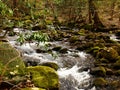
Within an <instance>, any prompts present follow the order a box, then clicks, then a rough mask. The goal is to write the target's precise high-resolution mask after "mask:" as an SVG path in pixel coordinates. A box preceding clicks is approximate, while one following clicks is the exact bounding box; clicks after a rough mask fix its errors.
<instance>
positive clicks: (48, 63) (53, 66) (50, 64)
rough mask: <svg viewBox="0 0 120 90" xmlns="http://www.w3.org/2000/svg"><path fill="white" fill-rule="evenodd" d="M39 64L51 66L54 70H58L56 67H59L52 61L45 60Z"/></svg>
mask: <svg viewBox="0 0 120 90" xmlns="http://www.w3.org/2000/svg"><path fill="white" fill-rule="evenodd" d="M41 65H43V66H48V67H51V68H53V69H55V70H58V68H59V67H58V65H57V64H56V63H54V62H46V63H43V64H41Z"/></svg>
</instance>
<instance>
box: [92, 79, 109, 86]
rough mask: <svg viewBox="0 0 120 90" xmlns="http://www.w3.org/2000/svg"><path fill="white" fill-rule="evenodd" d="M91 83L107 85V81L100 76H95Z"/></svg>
mask: <svg viewBox="0 0 120 90" xmlns="http://www.w3.org/2000/svg"><path fill="white" fill-rule="evenodd" d="M93 84H94V85H95V86H106V85H107V81H106V80H105V79H104V78H102V77H100V78H96V79H95V80H94V81H93Z"/></svg>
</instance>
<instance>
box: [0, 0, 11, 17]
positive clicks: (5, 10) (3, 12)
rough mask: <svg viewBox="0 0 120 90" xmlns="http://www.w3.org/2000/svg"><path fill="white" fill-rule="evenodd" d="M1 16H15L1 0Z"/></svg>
mask: <svg viewBox="0 0 120 90" xmlns="http://www.w3.org/2000/svg"><path fill="white" fill-rule="evenodd" d="M0 11H1V12H0V15H2V16H12V15H13V11H12V9H10V8H9V7H8V6H7V5H6V4H4V3H3V2H2V1H1V0H0Z"/></svg>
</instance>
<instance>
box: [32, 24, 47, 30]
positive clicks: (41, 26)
mask: <svg viewBox="0 0 120 90" xmlns="http://www.w3.org/2000/svg"><path fill="white" fill-rule="evenodd" d="M42 29H46V25H43V24H39V25H36V26H34V27H32V30H33V31H37V30H42Z"/></svg>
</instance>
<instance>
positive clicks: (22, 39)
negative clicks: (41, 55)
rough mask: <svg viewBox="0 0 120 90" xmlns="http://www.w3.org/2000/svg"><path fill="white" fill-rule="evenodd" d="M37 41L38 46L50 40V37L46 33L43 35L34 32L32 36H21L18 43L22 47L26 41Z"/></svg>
mask: <svg viewBox="0 0 120 90" xmlns="http://www.w3.org/2000/svg"><path fill="white" fill-rule="evenodd" d="M32 40H33V41H37V42H38V45H39V43H40V42H43V43H45V42H47V41H48V40H49V36H48V35H47V34H46V33H42V32H40V31H38V32H33V33H32V34H29V33H26V34H19V38H18V39H17V41H18V42H19V43H20V44H21V45H22V44H23V43H25V41H26V42H27V41H28V42H29V41H32Z"/></svg>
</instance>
